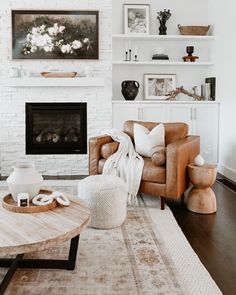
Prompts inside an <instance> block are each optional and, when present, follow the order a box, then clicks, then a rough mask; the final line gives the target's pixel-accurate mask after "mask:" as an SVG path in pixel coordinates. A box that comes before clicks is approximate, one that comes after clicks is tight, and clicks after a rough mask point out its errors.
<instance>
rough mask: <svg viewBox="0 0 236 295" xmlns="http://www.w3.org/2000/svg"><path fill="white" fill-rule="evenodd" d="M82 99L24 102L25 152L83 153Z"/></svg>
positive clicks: (84, 114)
mask: <svg viewBox="0 0 236 295" xmlns="http://www.w3.org/2000/svg"><path fill="white" fill-rule="evenodd" d="M86 153H87V104H86V103H26V154H27V155H36V154H86Z"/></svg>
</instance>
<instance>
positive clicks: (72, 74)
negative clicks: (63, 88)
mask: <svg viewBox="0 0 236 295" xmlns="http://www.w3.org/2000/svg"><path fill="white" fill-rule="evenodd" d="M40 74H41V76H43V77H44V78H75V77H76V75H77V72H42V73H40Z"/></svg>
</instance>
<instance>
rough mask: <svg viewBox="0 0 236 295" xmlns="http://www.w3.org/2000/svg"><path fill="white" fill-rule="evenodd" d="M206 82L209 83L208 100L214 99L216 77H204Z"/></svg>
mask: <svg viewBox="0 0 236 295" xmlns="http://www.w3.org/2000/svg"><path fill="white" fill-rule="evenodd" d="M205 82H206V83H210V100H212V101H215V100H216V77H210V78H206V80H205Z"/></svg>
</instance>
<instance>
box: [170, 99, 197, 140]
mask: <svg viewBox="0 0 236 295" xmlns="http://www.w3.org/2000/svg"><path fill="white" fill-rule="evenodd" d="M192 118H193V108H192V106H191V105H188V104H174V103H173V104H171V105H167V122H183V123H186V124H188V126H189V134H191V135H192V134H193V121H192Z"/></svg>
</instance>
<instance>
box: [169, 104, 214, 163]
mask: <svg viewBox="0 0 236 295" xmlns="http://www.w3.org/2000/svg"><path fill="white" fill-rule="evenodd" d="M167 121H168V122H185V123H187V124H188V125H189V134H191V135H199V136H200V142H201V153H202V155H203V157H204V159H205V161H206V162H207V163H210V164H211V163H212V164H213V163H217V162H218V140H219V134H218V133H219V127H218V124H219V107H218V104H213V103H212V104H211V103H209V104H204V103H195V104H192V105H188V104H187V105H185V104H175V103H173V104H171V105H167Z"/></svg>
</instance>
